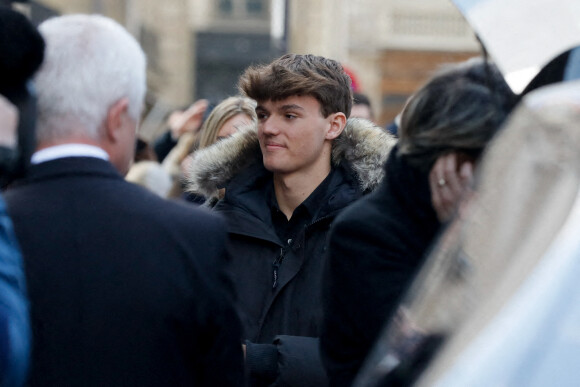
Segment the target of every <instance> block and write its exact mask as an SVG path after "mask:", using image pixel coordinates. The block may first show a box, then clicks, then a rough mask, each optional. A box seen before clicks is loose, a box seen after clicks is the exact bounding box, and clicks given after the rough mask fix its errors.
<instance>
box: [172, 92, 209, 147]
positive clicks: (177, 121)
mask: <svg viewBox="0 0 580 387" xmlns="http://www.w3.org/2000/svg"><path fill="white" fill-rule="evenodd" d="M208 105H209V102H208V100H206V99H200V100H197V101H195V103H193V105H191V106H190V107H188V108H187V110H185V111H183V112H181V111H176V112H173V113H171V115H170V116H169V120H168V125H169V129H171V135H172V136H173V138H174V139H178V138H179V137H181V136H182V135H183V134H184V133H188V132H189V133H197V132H199V130H200V129H201V124H202V123H203V115H204V113H205V111H206V110H207V107H208Z"/></svg>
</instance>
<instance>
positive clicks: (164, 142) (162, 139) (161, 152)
mask: <svg viewBox="0 0 580 387" xmlns="http://www.w3.org/2000/svg"><path fill="white" fill-rule="evenodd" d="M175 145H177V141H176V140H174V139H173V137H172V136H171V131H170V130H169V129H168V130H167V131H166V132H165V133H163V134H162V135H161V136H159V137H158V138H157V139H156V140H155V142H154V143H153V150H155V154H156V155H157V160H158V161H159V162H162V161H163V159H165V158H166V157H167V155H168V154H169V152H171V150H172V149H173V147H174V146H175Z"/></svg>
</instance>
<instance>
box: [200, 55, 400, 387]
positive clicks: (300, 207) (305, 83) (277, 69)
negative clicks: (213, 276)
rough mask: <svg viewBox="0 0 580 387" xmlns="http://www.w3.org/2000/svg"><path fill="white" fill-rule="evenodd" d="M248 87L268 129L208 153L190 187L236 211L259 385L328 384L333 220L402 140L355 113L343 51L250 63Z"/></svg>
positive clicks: (237, 260) (236, 261)
mask: <svg viewBox="0 0 580 387" xmlns="http://www.w3.org/2000/svg"><path fill="white" fill-rule="evenodd" d="M240 89H241V90H242V92H243V93H244V94H246V95H247V96H249V97H250V98H252V99H254V100H256V101H257V107H256V113H257V115H258V127H257V130H256V129H255V128H249V129H246V130H242V131H240V132H238V133H237V134H235V135H234V136H233V137H231V138H229V139H226V140H224V141H221V142H219V143H217V144H215V145H214V146H212V147H210V148H207V149H203V150H201V151H199V152H197V153H196V155H195V156H194V160H193V161H192V166H193V169H192V170H191V171H190V172H191V174H190V179H191V181H190V189H191V190H193V191H196V192H200V193H211V192H215V188H216V187H218V188H219V187H225V189H226V190H225V197H224V198H223V199H222V200H221V201H219V202H218V203H217V205H216V206H215V207H214V209H215V211H218V212H220V213H221V214H223V215H224V216H225V218H226V219H227V221H228V231H229V235H230V242H231V250H232V252H233V253H232V255H233V259H232V266H231V268H230V269H231V272H232V273H233V277H234V283H235V288H236V292H237V296H238V299H239V302H238V308H239V311H240V314H241V318H242V324H243V328H244V335H245V336H244V337H245V338H246V339H247V341H246V347H245V348H246V364H247V368H248V371H249V373H250V376H251V380H252V384H253V385H270V384H274V385H294V386H314V385H316V386H324V385H325V384H326V383H327V381H326V374H325V372H324V369H323V367H322V364H321V361H320V355H319V350H318V336H319V334H320V327H321V323H322V306H321V286H320V281H321V277H322V270H323V267H324V260H325V258H324V246H325V242H326V238H327V233H328V229H329V227H330V224H331V223H332V221H333V220H334V218H335V217H336V215H337V214H338V213H339V212H340V211H341V210H342V209H344V208H345V207H346V206H347V205H349V204H350V203H352V202H354V201H355V200H357V199H358V198H360V197H361V196H362V195H363V194H365V193H367V192H369V191H371V190H372V189H373V188H374V187H375V186H376V185H377V184H378V182H379V181H380V179H381V178H382V176H383V175H382V168H381V166H382V164H383V162H384V161H385V159H386V156H387V153H388V151H389V149H390V148H391V147H392V145H393V143H394V142H395V140H394V139H393V138H392V137H391V136H390V135H389V134H387V133H385V132H384V131H382V129H381V128H378V127H376V126H374V125H373V124H372V123H371V122H369V121H367V120H362V119H354V120H348V121H347V117H348V116H349V114H350V109H351V106H352V92H351V80H350V78H349V77H348V75H347V74H346V73H345V72H344V70H343V69H342V66H341V65H340V64H339V63H338V62H336V61H334V60H330V59H327V58H323V57H319V56H313V55H286V56H283V57H281V58H279V59H277V60H275V61H274V62H272V63H271V64H269V65H265V66H261V67H252V68H249V69H248V70H246V72H245V73H244V74H243V75H242V77H241V80H240Z"/></svg>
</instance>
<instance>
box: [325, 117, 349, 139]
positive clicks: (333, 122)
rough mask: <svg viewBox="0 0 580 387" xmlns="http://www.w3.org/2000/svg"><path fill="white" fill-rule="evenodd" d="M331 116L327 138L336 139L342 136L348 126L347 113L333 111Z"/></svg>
mask: <svg viewBox="0 0 580 387" xmlns="http://www.w3.org/2000/svg"><path fill="white" fill-rule="evenodd" d="M329 118H330V128H329V129H328V131H327V132H326V139H327V140H334V139H335V138H337V137H338V136H340V134H341V133H342V131H343V130H344V127H345V126H346V115H345V114H344V113H342V112H338V113H332V114H331V115H330V117H329Z"/></svg>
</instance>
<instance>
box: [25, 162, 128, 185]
mask: <svg viewBox="0 0 580 387" xmlns="http://www.w3.org/2000/svg"><path fill="white" fill-rule="evenodd" d="M78 175H96V176H97V175H98V176H102V177H108V178H114V179H122V178H123V177H122V176H121V175H120V174H119V172H117V170H116V169H115V167H113V165H112V164H111V163H110V162H108V161H106V160H102V159H99V158H95V157H64V158H59V159H55V160H51V161H46V162H43V163H40V164H36V165H32V166H31V167H30V169H29V171H28V172H27V174H26V176H25V177H24V179H22V181H17V182H16V183H15V185H20V184H26V183H31V182H36V181H40V180H46V179H54V178H59V177H67V176H78Z"/></svg>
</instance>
